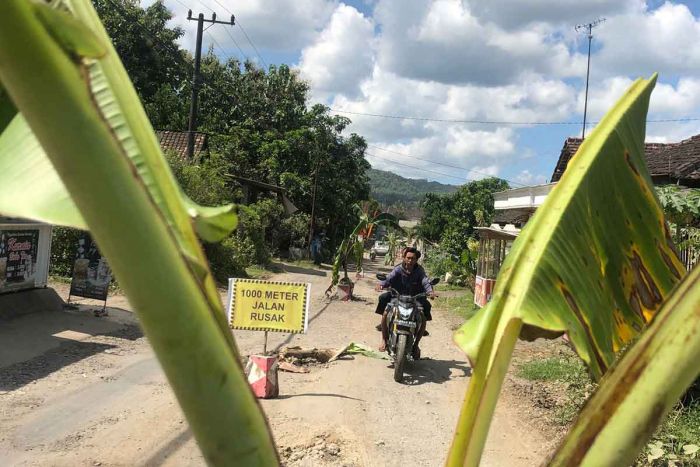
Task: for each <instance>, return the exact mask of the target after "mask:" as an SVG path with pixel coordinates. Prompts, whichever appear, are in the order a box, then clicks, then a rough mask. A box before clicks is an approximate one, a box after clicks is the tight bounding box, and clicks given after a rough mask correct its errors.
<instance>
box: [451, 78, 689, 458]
mask: <svg viewBox="0 0 700 467" xmlns="http://www.w3.org/2000/svg"><path fill="white" fill-rule="evenodd" d="M655 82H656V75H654V76H653V77H652V78H651V79H649V80H643V79H640V80H637V81H636V82H635V83H634V84H633V85H632V86H631V87H630V89H629V90H628V91H627V92H626V93H625V94H624V96H622V98H621V99H620V100H619V101H618V102H617V104H616V105H615V106H614V107H613V108H612V109H611V110H610V111H609V112H608V113H607V114H606V115H605V117H604V118H603V119H602V121H601V122H600V123H599V124H598V125H597V127H596V128H595V130H594V131H593V132H592V133H591V135H590V136H589V137H588V139H586V140H585V141H584V142H583V144H582V145H581V147H580V149H579V150H578V152H577V153H576V155H575V156H574V157H573V158H572V159H571V161H570V162H569V166H568V168H567V170H566V172H565V174H564V176H563V177H562V179H561V181H560V182H559V183H558V184H557V186H556V187H555V188H554V189H553V190H552V192H551V193H550V195H549V196H548V197H547V199H546V201H545V203H544V204H543V205H542V206H541V207H540V208H539V209H538V210H537V213H536V214H535V216H534V217H533V219H532V220H531V221H530V222H529V223H528V224H527V226H526V227H525V228H524V229H523V231H522V233H521V234H520V236H519V237H518V239H517V240H516V242H515V243H514V245H513V248H512V250H511V252H510V253H509V255H508V256H507V258H506V260H505V262H504V264H503V267H502V269H501V272H500V274H499V276H498V280H497V283H496V289H495V291H494V295H493V299H492V300H491V302H490V303H489V304H488V305H487V306H486V307H485V308H483V309H482V310H480V311H479V312H478V313H477V314H476V316H475V317H474V318H473V319H471V320H469V321H468V322H467V323H466V324H465V325H464V326H463V327H462V328H461V329H459V330H458V331H457V333H456V334H455V341H456V342H457V344H458V345H459V346H460V347H461V348H462V349H463V350H465V352H466V353H467V355H468V356H469V358H470V360H471V361H472V362H473V363H474V365H475V366H474V373H473V376H472V379H471V382H470V385H469V388H468V392H467V397H466V399H465V402H464V405H463V407H462V412H461V414H460V418H459V422H458V426H457V431H456V436H455V439H454V441H453V445H452V449H451V451H450V455H449V458H448V463H450V464H452V465H457V464H462V463H464V464H465V465H476V464H478V462H479V458H480V456H481V452H482V450H483V445H484V442H485V440H486V435H487V433H488V427H489V424H490V420H491V416H492V414H493V410H494V408H495V404H496V399H497V397H498V393H499V391H500V387H501V384H502V382H503V378H504V376H505V373H506V370H507V369H508V365H509V362H510V357H511V354H512V351H513V347H514V345H515V341H516V340H517V337H518V336H519V335H521V333H522V335H523V337H525V338H535V337H538V336H550V337H551V336H556V335H561V334H562V333H567V334H568V336H569V338H570V341H571V343H572V344H573V346H574V347H575V349H576V352H577V353H578V354H579V356H580V357H581V358H582V359H583V360H584V361H585V362H586V364H587V365H588V367H589V369H590V371H591V373H592V374H593V376H594V377H595V378H600V377H601V376H602V375H603V374H604V373H605V372H606V370H607V369H608V368H609V367H610V366H611V364H612V363H613V362H614V360H615V354H616V352H617V351H618V350H620V349H622V348H623V347H624V346H625V345H626V344H627V343H628V342H630V340H631V339H632V338H633V337H634V336H635V335H637V334H638V333H639V332H640V331H641V330H642V329H643V328H644V327H645V325H646V324H647V323H648V322H649V321H650V320H651V319H652V318H653V316H654V315H655V313H656V311H657V310H658V308H659V307H660V305H661V303H662V302H663V300H664V299H665V298H666V297H667V296H668V294H669V292H670V291H671V289H672V288H673V287H674V285H675V284H677V282H678V281H679V280H680V278H681V277H682V276H683V275H684V274H685V271H684V268H683V265H682V263H681V262H680V261H679V260H678V258H677V255H676V253H675V249H674V247H673V243H672V240H671V237H670V234H669V231H668V228H667V226H666V223H665V220H664V216H663V212H662V210H661V207H660V205H659V203H658V201H657V199H656V197H655V195H654V192H653V189H652V184H651V180H650V177H649V175H648V173H647V169H646V166H645V162H644V135H645V123H646V113H647V108H648V105H649V97H650V95H651V91H652V89H653V87H654V84H655Z"/></svg>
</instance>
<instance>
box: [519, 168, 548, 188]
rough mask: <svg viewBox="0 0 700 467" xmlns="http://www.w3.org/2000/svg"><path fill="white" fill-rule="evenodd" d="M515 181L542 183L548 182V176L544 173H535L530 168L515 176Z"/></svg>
mask: <svg viewBox="0 0 700 467" xmlns="http://www.w3.org/2000/svg"><path fill="white" fill-rule="evenodd" d="M515 181H516V182H518V183H520V184H521V185H542V184H544V183H547V176H545V175H542V174H533V173H531V172H530V171H529V170H527V169H526V170H522V171H520V173H519V174H517V175H516V176H515Z"/></svg>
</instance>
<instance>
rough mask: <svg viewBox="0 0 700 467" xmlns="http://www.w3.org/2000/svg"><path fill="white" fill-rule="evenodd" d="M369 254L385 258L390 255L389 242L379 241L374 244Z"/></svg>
mask: <svg viewBox="0 0 700 467" xmlns="http://www.w3.org/2000/svg"><path fill="white" fill-rule="evenodd" d="M369 253H370V255H374V256H385V255H386V254H387V253H389V242H385V241H382V240H377V241H376V242H374V246H372V248H371V249H370V250H369Z"/></svg>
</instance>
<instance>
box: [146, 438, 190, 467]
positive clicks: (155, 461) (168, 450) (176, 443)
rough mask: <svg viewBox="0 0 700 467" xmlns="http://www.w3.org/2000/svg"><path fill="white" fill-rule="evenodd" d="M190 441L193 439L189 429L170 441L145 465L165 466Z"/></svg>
mask: <svg viewBox="0 0 700 467" xmlns="http://www.w3.org/2000/svg"><path fill="white" fill-rule="evenodd" d="M190 439H192V431H190V429H189V428H186V429H184V430H182V431H181V432H180V433H179V434H178V435H177V436H176V437H174V438H173V439H171V440H170V441H168V443H167V444H166V445H165V446H163V447H162V448H160V449H159V450H158V451H156V452H155V453H154V454H153V455H152V456H151V457H149V458H148V460H147V461H146V462H144V464H143V465H146V466H149V467H150V466H157V465H163V464H164V463H165V461H166V460H168V458H169V457H170V456H171V455H172V454H175V453H176V452H177V451H178V449H180V448H181V447H182V445H183V444H185V443H186V442H188V441H189V440H190Z"/></svg>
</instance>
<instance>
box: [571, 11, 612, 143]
mask: <svg viewBox="0 0 700 467" xmlns="http://www.w3.org/2000/svg"><path fill="white" fill-rule="evenodd" d="M604 21H605V18H598V19H597V20H595V21H591V22H590V23H588V24H577V25H576V28H575V29H576V32H581V31H582V30H585V31H587V35H588V66H587V67H586V97H585V98H584V100H583V130H582V131H581V139H582V140H583V139H584V138H585V137H586V112H587V110H588V78H589V76H590V72H591V39H593V28H594V27H596V26H598V25H599V24H601V23H602V22H604Z"/></svg>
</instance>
